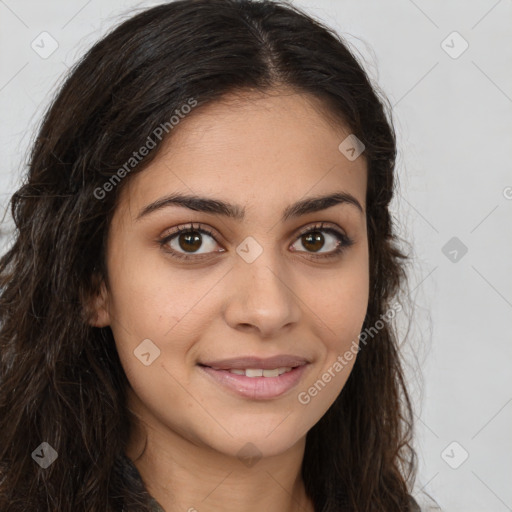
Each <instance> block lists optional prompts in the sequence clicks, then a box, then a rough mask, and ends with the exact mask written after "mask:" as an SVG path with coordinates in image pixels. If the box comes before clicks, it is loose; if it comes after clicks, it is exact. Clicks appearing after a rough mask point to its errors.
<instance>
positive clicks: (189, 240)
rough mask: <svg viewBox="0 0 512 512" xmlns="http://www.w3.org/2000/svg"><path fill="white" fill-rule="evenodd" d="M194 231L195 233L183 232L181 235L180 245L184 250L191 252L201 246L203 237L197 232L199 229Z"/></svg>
mask: <svg viewBox="0 0 512 512" xmlns="http://www.w3.org/2000/svg"><path fill="white" fill-rule="evenodd" d="M194 233H195V234H191V233H185V234H183V233H182V234H181V235H180V236H179V243H180V247H181V248H182V249H183V250H184V251H189V250H190V252H194V251H196V250H197V249H199V248H200V247H201V238H202V237H201V235H200V234H199V233H197V231H195V232H194Z"/></svg>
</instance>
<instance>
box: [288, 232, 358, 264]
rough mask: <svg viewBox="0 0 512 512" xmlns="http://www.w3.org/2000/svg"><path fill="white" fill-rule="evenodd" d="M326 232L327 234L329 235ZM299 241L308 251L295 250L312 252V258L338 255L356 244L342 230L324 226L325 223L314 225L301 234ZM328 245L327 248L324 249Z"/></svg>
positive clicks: (295, 250)
mask: <svg viewBox="0 0 512 512" xmlns="http://www.w3.org/2000/svg"><path fill="white" fill-rule="evenodd" d="M325 234H327V236H326V235H325ZM299 241H300V242H301V245H302V247H304V248H305V249H306V251H300V250H298V249H293V250H294V252H306V253H310V257H312V258H331V257H336V256H339V255H340V254H341V253H342V252H343V251H344V250H345V249H347V248H348V247H350V246H351V245H353V244H354V241H353V240H352V239H351V238H349V237H348V236H347V235H345V234H344V233H342V232H341V231H338V230H337V229H335V228H331V227H323V224H322V225H321V226H314V227H313V228H310V229H308V230H306V231H304V232H302V233H301V234H299V238H298V240H297V242H295V243H298V242H299ZM294 245H295V244H294ZM326 246H327V250H325V251H322V249H323V248H324V247H326ZM292 247H293V246H292ZM314 253H318V254H314Z"/></svg>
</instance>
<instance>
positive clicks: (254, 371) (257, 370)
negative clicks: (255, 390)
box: [229, 367, 292, 377]
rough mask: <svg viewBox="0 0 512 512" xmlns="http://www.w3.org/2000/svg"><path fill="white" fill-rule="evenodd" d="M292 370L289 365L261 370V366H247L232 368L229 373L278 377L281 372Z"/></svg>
mask: <svg viewBox="0 0 512 512" xmlns="http://www.w3.org/2000/svg"><path fill="white" fill-rule="evenodd" d="M291 370H292V368H291V367H281V368H274V369H273V370H263V369H261V368H247V370H238V369H232V370H229V372H230V373H234V374H236V375H245V376H246V377H279V375H282V374H283V373H288V372H290V371H291Z"/></svg>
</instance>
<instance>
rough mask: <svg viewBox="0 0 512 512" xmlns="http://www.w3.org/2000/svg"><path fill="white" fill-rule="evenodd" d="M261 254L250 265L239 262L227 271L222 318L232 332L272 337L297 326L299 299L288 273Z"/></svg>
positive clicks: (299, 313)
mask: <svg viewBox="0 0 512 512" xmlns="http://www.w3.org/2000/svg"><path fill="white" fill-rule="evenodd" d="M264 254H265V252H264V253H263V254H262V255H261V256H260V257H259V258H258V259H257V260H256V261H254V262H252V263H250V264H248V263H246V262H244V261H239V262H238V263H237V264H236V265H235V268H233V270H232V271H231V272H230V274H231V279H232V286H231V289H232V290H233V292H232V293H231V294H229V296H228V297H226V305H225V308H224V315H225V320H226V322H227V323H228V324H229V325H230V327H232V328H233V329H236V330H239V331H246V332H250V331H255V333H257V335H258V336H259V337H261V338H272V337H275V336H276V335H278V333H279V331H281V330H283V329H291V328H293V325H295V324H297V322H298V321H299V319H300V315H301V300H300V298H299V297H298V296H297V294H296V293H295V292H294V289H293V288H294V286H293V279H292V278H291V277H290V274H289V273H287V272H285V271H283V270H282V268H281V267H280V266H279V265H276V264H272V263H271V261H270V259H269V258H264ZM273 261H274V263H275V260H273Z"/></svg>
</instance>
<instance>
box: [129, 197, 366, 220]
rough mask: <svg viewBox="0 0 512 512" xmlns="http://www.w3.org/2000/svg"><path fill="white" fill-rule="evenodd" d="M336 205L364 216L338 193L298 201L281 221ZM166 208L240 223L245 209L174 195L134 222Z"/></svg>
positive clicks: (149, 207) (356, 204) (351, 200)
mask: <svg viewBox="0 0 512 512" xmlns="http://www.w3.org/2000/svg"><path fill="white" fill-rule="evenodd" d="M337 204H348V205H352V206H354V207H355V208H357V209H358V210H359V211H360V213H361V214H363V215H364V210H363V207H362V206H361V203H360V202H359V201H358V200H357V199H356V198H355V197H354V196H353V195H352V194H349V193H348V192H343V191H340V192H335V193H333V194H329V195H325V196H316V197H309V198H307V199H303V200H301V201H298V202H296V203H294V204H292V205H290V206H288V207H287V208H285V210H284V211H283V215H282V219H281V220H282V222H285V221H287V220H288V219H292V218H296V217H300V216H301V215H306V214H308V213H314V212H319V211H321V210H326V209H327V208H330V207H331V206H335V205H337ZM168 206H181V207H184V208H188V209H190V210H194V211H196V212H204V213H211V214H214V215H222V216H224V217H227V218H231V219H234V220H237V221H242V220H243V219H244V217H245V208H244V207H242V206H239V205H236V204H230V203H226V202H225V201H222V200H220V199H212V198H208V197H200V196H196V195H184V194H179V193H176V194H171V195H168V196H165V197H162V198H160V199H157V200H156V201H154V202H152V203H150V204H148V205H146V206H145V207H144V208H142V210H141V211H140V212H139V214H138V215H137V218H136V221H139V220H140V219H141V218H143V217H145V216H146V215H149V214H150V213H153V212H155V211H158V210H161V209H162V208H166V207H168Z"/></svg>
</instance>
